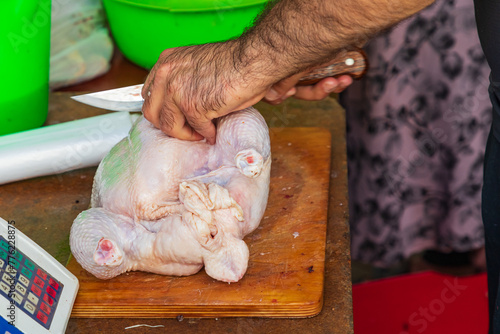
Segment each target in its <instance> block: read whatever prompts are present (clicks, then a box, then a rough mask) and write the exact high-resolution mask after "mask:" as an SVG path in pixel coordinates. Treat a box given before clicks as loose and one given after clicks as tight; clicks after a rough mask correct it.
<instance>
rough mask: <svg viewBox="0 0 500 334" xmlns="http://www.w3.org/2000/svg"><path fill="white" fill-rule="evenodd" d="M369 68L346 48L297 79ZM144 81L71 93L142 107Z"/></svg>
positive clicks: (109, 105)
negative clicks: (102, 89)
mask: <svg viewBox="0 0 500 334" xmlns="http://www.w3.org/2000/svg"><path fill="white" fill-rule="evenodd" d="M367 69H368V60H367V58H366V55H365V53H364V52H363V50H361V49H357V48H356V49H349V50H344V51H342V52H340V53H339V54H337V56H336V57H335V58H334V59H332V60H331V61H330V62H329V63H328V64H326V65H324V66H321V67H319V68H314V69H312V70H311V71H309V72H308V73H307V74H305V75H304V76H303V77H302V78H301V79H300V80H299V82H298V83H297V85H298V86H306V85H312V84H315V83H316V82H318V81H320V80H322V79H324V78H327V77H339V76H341V75H350V76H351V77H353V78H354V79H359V78H361V77H362V76H363V75H364V74H365V73H366V71H367ZM142 87H143V85H142V84H140V85H133V86H127V87H122V88H116V89H110V90H105V91H101V92H96V93H90V94H83V95H77V96H72V97H71V98H72V99H74V100H76V101H78V102H81V103H84V104H88V105H90V106H93V107H97V108H102V109H106V110H113V111H129V112H133V111H141V110H142V105H143V103H144V99H143V98H142V96H141V91H142Z"/></svg>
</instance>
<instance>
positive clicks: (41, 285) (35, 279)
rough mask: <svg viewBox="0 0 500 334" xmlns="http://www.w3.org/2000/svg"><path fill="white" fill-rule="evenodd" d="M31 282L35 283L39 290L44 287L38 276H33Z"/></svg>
mask: <svg viewBox="0 0 500 334" xmlns="http://www.w3.org/2000/svg"><path fill="white" fill-rule="evenodd" d="M33 280H34V281H35V283H36V285H38V286H39V287H40V288H43V286H44V285H45V282H44V281H42V280H41V279H40V277H38V276H35V278H34V279H33Z"/></svg>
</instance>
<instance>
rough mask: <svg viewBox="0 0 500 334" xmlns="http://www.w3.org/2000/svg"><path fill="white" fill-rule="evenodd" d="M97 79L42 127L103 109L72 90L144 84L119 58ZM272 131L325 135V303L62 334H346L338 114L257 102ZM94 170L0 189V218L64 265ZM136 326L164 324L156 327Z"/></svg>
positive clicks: (343, 169) (62, 97) (74, 325)
mask: <svg viewBox="0 0 500 334" xmlns="http://www.w3.org/2000/svg"><path fill="white" fill-rule="evenodd" d="M112 64H113V65H112V68H111V70H110V71H109V72H108V73H107V74H106V75H105V76H103V77H100V78H97V79H94V80H92V81H90V82H87V83H84V84H80V85H77V86H73V87H69V88H66V89H64V90H62V91H60V92H55V93H52V94H51V96H50V105H49V116H48V119H47V122H46V124H55V123H59V122H63V121H69V120H73V119H79V118H84V117H90V116H95V115H98V114H102V113H105V111H103V110H100V109H96V108H92V107H87V106H83V105H81V104H78V103H76V102H74V101H72V100H71V99H70V98H69V97H70V96H71V95H74V93H71V91H97V90H103V89H110V88H115V87H121V86H126V85H132V84H135V83H140V82H143V81H144V79H145V77H146V75H147V71H145V70H143V69H141V68H139V67H137V66H135V65H133V64H131V63H130V62H128V61H127V60H126V59H124V58H123V57H122V56H121V55H120V54H119V53H117V54H115V56H114V58H113V63H112ZM256 108H257V109H258V110H260V112H261V113H262V114H263V115H264V117H265V119H266V121H267V122H268V125H269V126H270V127H273V128H274V129H273V131H280V129H282V128H285V127H297V126H298V127H323V128H326V129H328V130H329V131H330V132H331V134H332V142H331V150H332V152H331V173H330V191H329V206H328V227H327V229H328V231H327V233H328V234H327V245H326V263H325V290H324V305H323V310H322V311H321V313H320V314H319V315H317V316H315V317H313V318H309V319H266V318H215V319H199V318H192V319H190V318H185V319H183V320H182V321H180V320H176V319H83V318H78V319H73V318H72V319H70V321H69V324H68V329H67V332H68V333H99V332H102V333H122V332H127V333H146V332H147V333H163V332H165V330H166V329H168V332H177V333H216V332H217V333H245V334H253V333H255V334H257V333H339V334H347V333H352V332H353V322H352V298H351V264H350V249H349V247H350V238H349V225H348V201H347V198H348V197H347V163H346V152H345V147H346V146H345V116H344V111H343V109H342V108H341V107H340V106H339V104H338V103H337V101H336V100H335V99H334V98H328V99H325V100H323V101H318V102H305V101H299V100H293V99H289V101H286V102H285V103H283V104H282V105H279V106H270V105H267V104H265V103H258V104H257V105H256ZM94 172H95V168H87V169H83V170H78V171H73V172H67V173H64V174H60V175H54V176H48V177H42V178H37V179H32V180H26V181H21V182H15V183H11V184H7V185H3V186H0V217H2V218H4V219H6V220H15V221H16V226H17V227H18V228H19V229H20V230H22V231H23V232H24V233H25V234H27V235H28V236H29V237H31V238H32V239H33V240H34V241H35V242H37V243H38V244H39V245H40V246H41V247H43V248H44V249H45V250H47V251H48V252H49V253H50V254H52V255H53V256H55V257H56V259H57V260H59V261H60V262H61V263H63V264H66V262H67V260H68V258H69V255H70V250H69V244H68V238H69V231H70V227H71V224H72V221H73V219H74V218H75V217H76V216H77V215H78V213H79V212H81V211H83V210H85V209H86V208H87V207H88V205H89V199H90V192H91V179H92V177H93V174H94ZM137 324H148V325H163V326H164V327H161V328H145V327H139V328H134V329H129V330H126V331H125V327H128V326H133V325H137Z"/></svg>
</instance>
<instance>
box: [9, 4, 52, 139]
mask: <svg viewBox="0 0 500 334" xmlns="http://www.w3.org/2000/svg"><path fill="white" fill-rule="evenodd" d="M50 5H51V0H8V1H3V2H2V12H1V13H0V36H2V38H1V41H0V61H1V65H0V68H1V71H2V80H1V82H0V91H1V94H0V135H4V134H8V133H12V132H18V131H23V130H28V129H32V128H36V127H39V126H41V125H42V124H43V123H44V122H45V119H46V118H47V111H48V97H49V57H50V17H51V15H50V13H51V8H50Z"/></svg>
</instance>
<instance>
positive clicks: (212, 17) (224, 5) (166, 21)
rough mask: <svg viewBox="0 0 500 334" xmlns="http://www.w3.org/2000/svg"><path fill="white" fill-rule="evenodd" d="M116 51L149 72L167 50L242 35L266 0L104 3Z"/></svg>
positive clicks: (113, 0)
mask: <svg viewBox="0 0 500 334" xmlns="http://www.w3.org/2000/svg"><path fill="white" fill-rule="evenodd" d="M103 3H104V8H105V10H106V14H107V16H108V21H109V25H110V28H111V32H112V34H113V37H114V39H115V42H116V44H117V45H118V48H119V49H120V50H121V51H122V53H123V54H124V55H125V56H126V57H127V58H128V59H130V60H131V61H132V62H134V63H136V64H137V65H139V66H142V67H145V68H147V69H150V68H151V67H153V65H154V64H155V63H156V61H157V60H158V57H159V55H160V53H161V52H162V51H163V50H165V49H168V48H172V47H177V46H185V45H197V44H204V43H210V42H217V41H223V40H227V39H230V38H233V37H237V36H239V35H241V33H242V32H243V31H244V29H245V28H246V27H248V26H250V25H251V24H252V22H253V20H254V18H255V17H256V16H257V15H258V14H259V12H260V11H261V10H262V9H263V8H264V6H265V3H266V0H191V1H189V0H135V1H134V0H103Z"/></svg>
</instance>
